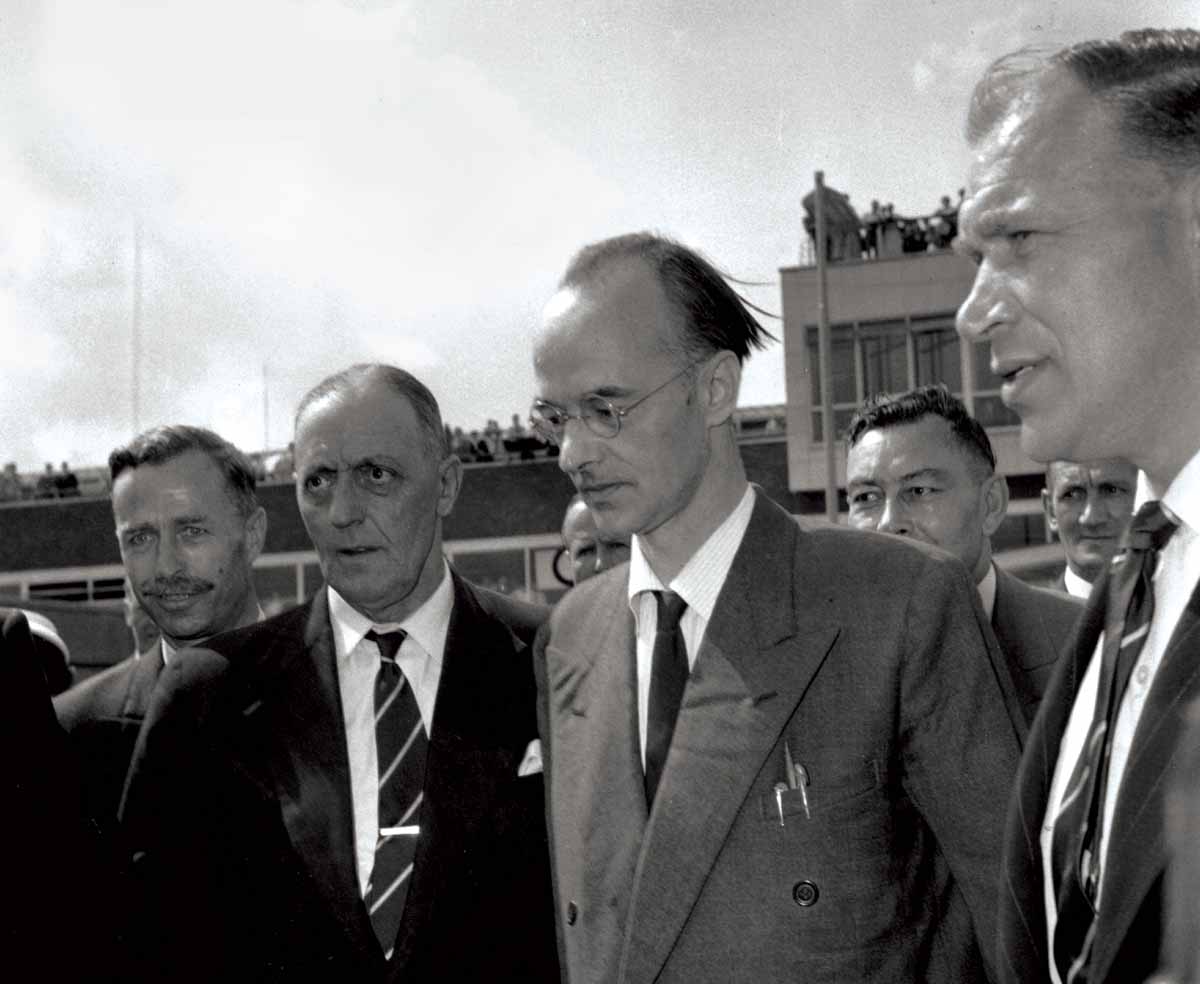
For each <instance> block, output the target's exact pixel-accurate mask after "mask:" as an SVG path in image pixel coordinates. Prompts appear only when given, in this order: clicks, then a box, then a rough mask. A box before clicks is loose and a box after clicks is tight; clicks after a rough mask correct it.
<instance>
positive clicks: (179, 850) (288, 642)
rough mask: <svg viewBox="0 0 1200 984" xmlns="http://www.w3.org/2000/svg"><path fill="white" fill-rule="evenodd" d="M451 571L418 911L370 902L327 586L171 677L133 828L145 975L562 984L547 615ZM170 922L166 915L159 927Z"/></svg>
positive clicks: (154, 726)
mask: <svg viewBox="0 0 1200 984" xmlns="http://www.w3.org/2000/svg"><path fill="white" fill-rule="evenodd" d="M453 577H454V608H453V612H452V614H451V619H450V626H449V631H448V634H447V638H446V648H445V654H444V660H443V665H442V678H441V682H440V684H439V687H438V694H437V700H436V704H435V711H434V724H433V731H432V735H431V738H430V745H429V753H428V759H427V765H426V772H425V800H424V804H423V806H422V812H421V835H420V842H419V845H418V849H417V855H416V859H415V862H414V870H413V874H412V882H411V886H410V890H409V895H408V901H407V904H406V907H405V913H404V919H403V922H402V925H401V928H400V932H399V936H398V937H397V941H396V946H395V954H394V956H393V958H392V961H391V965H390V966H385V964H384V960H383V956H382V952H381V950H380V947H379V944H378V942H377V941H376V939H375V935H374V932H373V930H372V928H371V923H370V919H369V917H368V914H367V910H366V907H365V906H364V905H363V903H362V899H361V896H360V891H359V885H358V876H357V870H356V865H355V853H354V820H353V810H352V806H351V792H350V765H349V761H348V759H347V753H346V736H345V728H344V724H343V718H342V711H341V704H340V696H339V691H338V685H337V674H336V667H335V658H336V656H335V648H334V642H333V637H332V630H331V628H330V625H329V617H328V607H327V601H326V598H327V595H326V592H325V591H324V590H322V591H321V592H320V593H318V594H317V596H316V597H315V598H314V599H313V600H312V601H310V602H309V603H308V604H306V605H304V606H302V607H301V608H298V609H295V610H292V611H290V612H285V613H283V614H282V615H279V616H276V617H275V618H272V619H268V620H266V621H264V622H261V623H258V624H257V625H254V626H250V627H247V628H244V629H239V630H237V631H235V632H231V633H227V634H225V635H222V636H218V637H217V638H215V639H211V640H209V642H208V644H207V648H205V649H201V650H194V651H192V652H189V653H186V654H181V658H180V659H179V660H173V661H172V662H171V665H170V666H169V667H168V668H167V669H166V670H165V671H164V672H163V674H162V678H161V681H160V685H159V688H158V690H157V692H156V694H155V699H154V703H153V705H152V707H151V711H150V714H149V716H148V717H147V720H146V726H145V728H144V729H143V731H142V735H141V737H140V738H139V742H138V748H137V752H136V753H135V758H134V763H133V766H132V767H131V770H130V778H129V784H128V788H127V790H126V795H125V800H124V803H123V805H122V820H123V823H124V825H125V827H126V828H127V830H126V833H127V835H128V836H129V837H130V838H131V840H132V848H133V850H134V852H135V853H134V856H135V858H136V862H135V871H136V876H137V879H138V883H139V886H140V887H141V888H142V890H143V891H144V893H145V896H146V897H147V898H148V899H149V900H150V901H151V903H152V906H151V907H152V910H153V911H151V912H150V913H149V914H148V915H147V920H148V927H149V929H150V933H149V934H148V935H150V936H153V935H154V934H161V935H162V939H163V941H164V945H163V946H162V947H161V948H159V949H158V951H157V952H155V951H154V949H153V948H151V949H150V952H151V955H152V956H153V957H154V958H155V959H156V960H158V961H160V962H161V963H160V964H154V965H152V966H151V969H150V972H151V973H152V974H153V973H156V972H160V973H164V974H169V975H170V977H171V979H174V980H178V979H180V975H182V976H183V977H184V978H185V979H188V980H196V981H201V980H203V981H210V982H211V981H216V980H256V981H257V980H277V979H278V980H287V981H309V980H323V981H328V980H340V981H347V982H355V981H376V980H384V979H388V978H389V977H390V976H392V975H394V976H395V978H396V979H397V980H403V981H405V982H409V981H418V982H420V981H440V980H447V981H449V980H453V981H483V980H529V981H546V980H557V964H556V956H555V947H554V936H553V932H554V931H553V913H552V907H551V902H550V891H551V890H550V878H549V867H548V856H547V849H546V834H545V825H544V821H543V819H542V809H543V807H542V803H543V797H542V779H541V777H540V776H538V775H535V776H532V777H525V778H518V777H517V770H518V767H519V765H520V762H521V760H522V756H523V755H524V753H525V750H526V748H527V746H528V744H529V742H530V741H531V740H533V739H534V738H536V736H537V732H536V720H535V711H534V684H533V678H532V672H531V667H530V660H529V651H528V648H527V643H528V642H529V641H530V640H531V639H532V635H533V633H534V632H535V630H536V627H537V625H538V623H539V622H540V621H541V619H542V618H544V615H545V612H544V610H542V609H539V608H535V607H534V606H530V605H525V604H522V603H520V602H515V601H511V600H509V599H507V598H504V597H503V596H501V595H497V594H495V593H493V592H489V591H485V590H482V589H480V588H476V587H473V586H472V585H469V584H467V583H466V582H464V581H462V580H461V579H459V578H458V577H457V576H456V575H454V576H453ZM157 915H161V918H158V919H156V918H155V917H156V916H157Z"/></svg>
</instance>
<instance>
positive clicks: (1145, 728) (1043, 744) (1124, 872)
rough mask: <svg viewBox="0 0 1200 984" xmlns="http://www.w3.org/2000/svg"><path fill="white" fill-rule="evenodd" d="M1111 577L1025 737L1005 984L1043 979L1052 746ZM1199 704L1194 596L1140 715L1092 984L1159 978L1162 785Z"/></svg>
mask: <svg viewBox="0 0 1200 984" xmlns="http://www.w3.org/2000/svg"><path fill="white" fill-rule="evenodd" d="M1107 581H1108V575H1107V573H1105V574H1104V575H1102V576H1101V579H1100V581H1099V582H1098V583H1097V586H1096V589H1095V590H1094V591H1093V592H1092V596H1091V598H1089V599H1088V603H1087V606H1086V608H1085V609H1084V613H1083V618H1082V619H1081V620H1080V623H1079V625H1078V626H1077V628H1076V631H1075V634H1074V636H1073V637H1072V639H1071V640H1070V642H1069V643H1068V646H1067V651H1066V654H1065V655H1064V657H1063V659H1062V660H1061V661H1060V662H1059V666H1058V669H1057V671H1056V672H1055V674H1054V678H1053V679H1052V680H1051V682H1050V687H1049V689H1048V690H1047V691H1046V696H1045V699H1044V700H1043V701H1042V707H1041V710H1040V711H1039V712H1038V716H1037V718H1036V719H1035V721H1034V723H1033V728H1032V730H1031V731H1030V735H1029V742H1028V746H1027V747H1026V749H1025V755H1024V758H1023V759H1022V761H1021V768H1020V771H1019V772H1018V773H1017V784H1016V787H1015V789H1014V793H1013V796H1012V798H1011V801H1010V805H1009V813H1008V825H1007V829H1006V831H1005V851H1004V876H1003V883H1002V885H1001V892H1000V910H999V963H1000V972H1001V979H1002V980H1003V981H1008V982H1013V984H1017V982H1021V984H1025V982H1037V981H1046V980H1048V979H1049V971H1048V967H1047V941H1046V919H1045V904H1044V902H1043V900H1042V891H1043V889H1042V884H1043V883H1042V862H1041V847H1040V844H1039V834H1040V831H1041V826H1042V820H1043V818H1044V815H1045V811H1046V798H1047V797H1048V796H1049V794H1050V783H1051V782H1052V781H1053V778H1054V766H1055V763H1056V762H1057V761H1058V751H1059V743H1060V742H1061V740H1062V736H1063V732H1064V731H1065V730H1066V727H1067V721H1068V720H1069V718H1070V715H1071V708H1072V706H1073V705H1074V703H1075V694H1076V692H1077V691H1078V689H1079V684H1080V681H1081V680H1082V679H1083V675H1084V673H1085V671H1086V670H1087V666H1088V662H1089V661H1090V660H1091V658H1092V654H1093V652H1094V651H1095V648H1096V641H1097V639H1098V638H1099V636H1100V633H1101V632H1102V631H1103V629H1104V607H1105V606H1104V599H1105V596H1106V594H1107ZM1197 696H1200V590H1197V592H1196V593H1195V594H1193V595H1192V598H1191V600H1190V601H1189V603H1188V606H1187V608H1186V609H1185V610H1184V612H1183V615H1182V617H1181V618H1180V621H1179V625H1178V627H1177V628H1176V630H1175V633H1174V635H1173V636H1172V637H1171V642H1170V644H1169V645H1168V647H1167V651H1166V653H1165V655H1164V656H1163V661H1162V664H1161V666H1160V667H1159V669H1158V674H1157V676H1156V677H1155V679H1154V685H1153V686H1152V687H1151V688H1150V692H1149V694H1148V696H1147V698H1146V705H1145V707H1144V708H1143V709H1142V716H1141V722H1140V725H1139V727H1138V729H1137V731H1136V733H1135V735H1134V740H1133V747H1132V748H1131V749H1130V752H1129V760H1128V762H1127V764H1126V769H1125V775H1124V778H1123V780H1122V783H1121V791H1120V797H1119V799H1118V800H1117V808H1116V811H1115V812H1114V814H1113V822H1112V828H1111V830H1110V831H1109V844H1108V854H1107V858H1106V866H1107V868H1106V871H1105V873H1104V884H1105V888H1104V893H1105V894H1104V905H1103V906H1102V907H1101V911H1100V916H1099V922H1098V923H1097V926H1096V943H1095V947H1094V948H1093V951H1092V965H1091V968H1090V973H1089V976H1088V980H1089V982H1091V984H1102V982H1110V984H1118V982H1121V984H1124V982H1127V981H1143V980H1145V979H1146V978H1147V977H1149V976H1150V975H1151V974H1152V973H1154V971H1155V970H1156V969H1157V966H1158V960H1159V946H1160V941H1161V937H1162V928H1163V927H1162V921H1163V872H1164V868H1165V866H1166V858H1167V847H1166V820H1165V796H1164V790H1165V787H1166V786H1167V778H1168V776H1169V774H1170V772H1171V770H1172V767H1173V764H1174V762H1175V760H1176V759H1178V758H1179V756H1180V755H1181V752H1182V748H1181V739H1182V736H1183V734H1184V732H1185V730H1186V721H1185V711H1186V708H1187V704H1188V702H1189V700H1191V699H1194V698H1196V697H1197Z"/></svg>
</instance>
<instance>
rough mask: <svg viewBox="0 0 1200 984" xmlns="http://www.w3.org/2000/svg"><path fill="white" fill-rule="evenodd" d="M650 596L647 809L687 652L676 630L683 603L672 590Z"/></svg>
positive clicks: (660, 769) (672, 729)
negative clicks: (654, 612) (653, 611)
mask: <svg viewBox="0 0 1200 984" xmlns="http://www.w3.org/2000/svg"><path fill="white" fill-rule="evenodd" d="M654 595H655V599H656V601H657V602H658V626H657V628H656V629H655V631H654V654H653V656H652V657H651V662H650V713H649V715H648V720H647V724H646V787H645V788H646V806H647V807H649V806H651V805H652V804H653V803H654V794H655V793H656V792H658V783H659V780H660V779H662V772H663V766H665V765H666V762H667V752H668V751H670V749H671V736H672V735H673V734H674V733H675V718H676V717H678V716H679V704H680V702H681V701H682V700H683V688H684V687H686V686H687V679H688V660H687V649H686V647H685V646H684V642H683V633H682V632H680V631H679V620H680V618H682V617H683V611H684V609H685V608H687V602H686V601H684V600H683V599H682V598H680V597H679V595H677V594H675V592H673V591H655V592H654Z"/></svg>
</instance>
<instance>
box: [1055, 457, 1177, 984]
mask: <svg viewBox="0 0 1200 984" xmlns="http://www.w3.org/2000/svg"><path fill="white" fill-rule="evenodd" d="M1148 492H1149V494H1148V495H1147V496H1146V497H1145V498H1148V499H1155V498H1160V499H1161V501H1162V503H1163V505H1164V506H1165V507H1166V508H1167V509H1168V510H1169V511H1170V512H1171V513H1172V514H1174V516H1175V517H1176V519H1178V520H1179V528H1178V529H1177V530H1176V532H1175V534H1174V535H1173V536H1172V537H1171V539H1170V540H1168V541H1167V545H1166V546H1165V547H1163V549H1162V551H1161V552H1160V553H1159V556H1158V566H1157V567H1156V568H1155V571H1154V615H1153V617H1152V618H1151V620H1150V630H1149V632H1148V633H1147V635H1146V641H1145V643H1144V644H1143V646H1142V651H1141V652H1140V653H1139V654H1138V659H1137V663H1136V664H1135V665H1134V668H1133V672H1132V674H1131V675H1130V677H1129V684H1128V686H1127V687H1126V689H1125V693H1124V695H1123V696H1122V698H1121V706H1120V709H1119V710H1118V712H1117V722H1116V725H1115V726H1114V728H1113V733H1112V737H1111V742H1112V751H1111V752H1110V754H1109V764H1108V784H1107V786H1106V787H1105V796H1104V818H1103V822H1102V826H1101V840H1100V844H1099V848H1098V851H1097V853H1098V855H1099V857H1100V885H1099V888H1098V889H1097V891H1098V893H1099V894H1100V895H1102V894H1103V891H1104V872H1105V865H1104V859H1105V852H1106V851H1107V850H1108V832H1109V831H1110V830H1111V829H1112V819H1113V812H1114V810H1115V809H1116V804H1117V800H1118V798H1119V797H1120V792H1121V788H1120V787H1121V779H1122V777H1123V776H1124V774H1125V766H1126V763H1127V762H1128V761H1129V751H1130V748H1131V747H1132V745H1133V739H1134V734H1135V732H1136V731H1137V726H1138V721H1139V720H1140V719H1141V714H1142V708H1143V707H1144V706H1145V704H1146V695H1147V694H1148V693H1149V692H1150V688H1151V686H1152V685H1153V684H1154V677H1155V675H1156V674H1157V672H1158V667H1159V665H1160V664H1161V663H1162V658H1163V653H1164V652H1166V648H1167V643H1168V642H1169V641H1170V639H1171V635H1172V634H1173V633H1174V631H1175V627H1176V625H1178V624H1179V619H1180V617H1181V616H1182V615H1183V611H1184V609H1185V608H1186V607H1187V603H1188V601H1189V599H1190V598H1191V596H1192V594H1193V592H1194V591H1195V590H1196V585H1197V583H1200V452H1197V453H1196V454H1195V455H1193V456H1192V459H1191V460H1190V461H1189V462H1188V463H1187V464H1186V465H1185V466H1184V468H1183V470H1182V471H1181V472H1180V473H1179V474H1178V475H1177V476H1175V480H1174V481H1173V482H1171V484H1170V486H1169V487H1168V488H1167V490H1166V491H1165V492H1161V490H1157V489H1153V488H1150V489H1148ZM1139 497H1141V496H1139ZM1103 650H1104V635H1103V633H1101V636H1100V639H1099V641H1098V642H1097V644H1096V649H1095V651H1094V652H1093V653H1092V659H1091V662H1090V663H1089V664H1088V668H1087V672H1086V673H1085V674H1084V677H1083V680H1082V682H1081V683H1080V685H1079V692H1078V693H1077V694H1076V696H1075V704H1074V706H1073V707H1072V708H1071V717H1070V720H1069V721H1068V723H1067V730H1066V731H1065V732H1064V733H1063V739H1062V744H1061V745H1060V746H1059V752H1058V762H1057V763H1056V765H1055V768H1054V781H1053V782H1052V783H1051V786H1050V796H1049V799H1048V800H1047V807H1046V814H1045V818H1044V819H1043V823H1042V833H1041V848H1042V876H1043V886H1044V900H1045V905H1046V933H1047V937H1046V938H1047V942H1050V941H1052V940H1053V939H1054V926H1055V923H1056V922H1057V921H1058V900H1057V899H1055V898H1054V886H1053V875H1052V870H1053V869H1052V867H1051V862H1050V845H1051V843H1052V841H1053V838H1054V822H1053V820H1054V818H1056V817H1057V816H1058V812H1059V808H1060V805H1061V803H1062V798H1063V793H1064V792H1065V790H1066V786H1067V783H1068V781H1069V780H1070V778H1071V773H1072V772H1074V770H1075V763H1076V762H1077V761H1078V759H1079V754H1080V752H1081V751H1082V749H1083V746H1084V744H1085V742H1086V740H1087V734H1088V731H1089V730H1090V728H1091V724H1092V715H1093V714H1094V712H1095V707H1096V691H1097V689H1098V688H1099V681H1100V663H1101V655H1100V654H1101V653H1102V652H1103ZM1098 901H1099V900H1098ZM1048 949H1049V952H1050V979H1051V980H1052V981H1053V982H1054V984H1061V981H1060V980H1059V976H1058V968H1056V967H1055V966H1054V956H1053V947H1049V948H1048Z"/></svg>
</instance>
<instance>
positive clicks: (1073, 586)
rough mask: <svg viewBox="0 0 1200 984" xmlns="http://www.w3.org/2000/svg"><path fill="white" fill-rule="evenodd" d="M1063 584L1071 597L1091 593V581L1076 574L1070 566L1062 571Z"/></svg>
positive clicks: (1080, 596)
mask: <svg viewBox="0 0 1200 984" xmlns="http://www.w3.org/2000/svg"><path fill="white" fill-rule="evenodd" d="M1063 584H1065V585H1066V586H1067V594H1069V595H1070V596H1071V597H1072V598H1085V599H1086V598H1087V597H1088V596H1089V595H1090V594H1091V593H1092V582H1091V581H1088V580H1085V579H1084V578H1082V577H1080V576H1079V575H1078V574H1076V573H1075V572H1074V571H1073V570H1071V568H1070V567H1067V569H1066V570H1065V571H1063Z"/></svg>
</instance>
